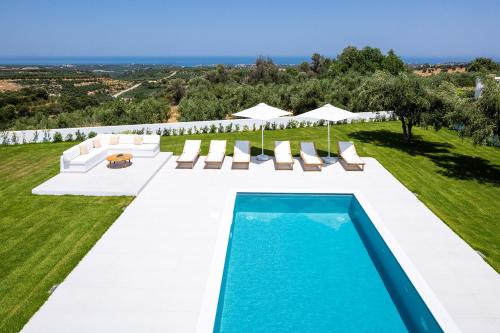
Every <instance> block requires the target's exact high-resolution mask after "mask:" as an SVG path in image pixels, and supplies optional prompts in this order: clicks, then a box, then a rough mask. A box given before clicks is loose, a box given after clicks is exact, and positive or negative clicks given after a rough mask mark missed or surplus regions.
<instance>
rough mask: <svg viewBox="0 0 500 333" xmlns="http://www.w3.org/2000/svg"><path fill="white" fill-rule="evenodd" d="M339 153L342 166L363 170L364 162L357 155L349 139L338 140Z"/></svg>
mask: <svg viewBox="0 0 500 333" xmlns="http://www.w3.org/2000/svg"><path fill="white" fill-rule="evenodd" d="M338 146H339V155H340V162H341V164H342V166H343V167H344V168H345V169H346V170H349V171H363V170H364V168H365V162H363V160H362V159H361V158H360V157H359V155H358V153H357V152H356V148H355V147H354V143H352V142H351V141H347V142H345V141H339V143H338Z"/></svg>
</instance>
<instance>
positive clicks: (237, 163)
mask: <svg viewBox="0 0 500 333" xmlns="http://www.w3.org/2000/svg"><path fill="white" fill-rule="evenodd" d="M232 167H233V168H234V169H240V168H245V169H248V168H249V167H250V141H236V142H235V143H234V153H233V166H232Z"/></svg>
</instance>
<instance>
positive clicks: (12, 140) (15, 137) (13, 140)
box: [10, 132, 18, 145]
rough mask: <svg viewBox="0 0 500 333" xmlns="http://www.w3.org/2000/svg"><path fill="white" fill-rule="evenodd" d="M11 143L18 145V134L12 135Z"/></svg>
mask: <svg viewBox="0 0 500 333" xmlns="http://www.w3.org/2000/svg"><path fill="white" fill-rule="evenodd" d="M10 142H11V143H12V144H13V145H17V144H18V142H17V134H16V133H15V132H14V133H12V136H11V138H10Z"/></svg>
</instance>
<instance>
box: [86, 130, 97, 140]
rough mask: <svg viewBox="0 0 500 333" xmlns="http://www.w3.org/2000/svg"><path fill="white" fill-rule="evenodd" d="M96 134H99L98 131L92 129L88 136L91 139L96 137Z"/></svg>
mask: <svg viewBox="0 0 500 333" xmlns="http://www.w3.org/2000/svg"><path fill="white" fill-rule="evenodd" d="M96 136H97V133H96V132H94V131H90V132H89V135H88V138H89V139H90V138H95V137H96Z"/></svg>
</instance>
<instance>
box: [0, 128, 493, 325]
mask: <svg viewBox="0 0 500 333" xmlns="http://www.w3.org/2000/svg"><path fill="white" fill-rule="evenodd" d="M326 131H327V129H326V128H325V127H321V128H319V127H317V128H300V129H288V130H276V131H267V132H266V134H265V136H266V141H265V147H264V148H265V150H266V151H267V152H268V153H270V154H272V147H273V141H274V140H290V141H291V143H292V149H293V154H294V155H296V156H297V155H298V149H299V141H301V140H312V141H314V142H316V145H317V148H318V150H319V153H320V155H325V154H326V146H327V143H326V134H327V133H326ZM400 132H401V128H400V123H399V122H382V123H359V124H350V125H336V126H333V127H332V138H333V140H334V142H336V141H338V140H353V141H354V142H355V143H356V146H357V149H358V152H359V153H360V155H362V156H371V157H374V158H376V159H377V160H378V161H379V162H380V163H382V165H384V167H385V168H387V169H388V170H389V171H390V172H391V173H392V174H393V175H394V176H395V177H396V178H397V179H398V180H399V181H401V182H402V183H403V184H404V185H405V186H406V187H407V188H408V189H409V190H410V191H412V192H414V193H415V194H416V195H418V198H419V199H420V200H422V202H424V203H425V204H426V205H427V206H428V207H429V208H430V209H431V210H432V211H434V213H436V214H437V215H438V216H439V217H440V218H441V219H442V220H443V221H444V222H445V223H446V224H448V225H449V226H450V228H452V229H453V230H454V231H455V232H456V233H457V234H458V235H459V236H460V237H462V238H463V239H464V240H465V241H466V242H467V243H469V244H470V245H471V246H472V247H473V248H474V249H476V250H478V251H480V252H481V253H482V254H483V255H484V256H485V257H486V261H487V262H488V263H489V264H490V265H492V266H493V268H495V269H496V270H497V271H499V272H500V223H498V216H500V200H498V198H500V153H499V149H498V148H493V147H484V146H474V145H472V144H471V143H470V142H469V141H468V140H462V139H460V138H459V137H458V136H457V135H456V133H454V132H452V131H449V130H441V131H439V132H435V131H432V130H424V129H420V128H415V142H414V143H413V144H412V145H406V144H405V143H403V138H402V135H401V133H400ZM188 138H189V139H195V138H196V139H201V140H203V144H202V153H203V154H206V153H207V151H208V145H209V140H210V139H220V138H222V139H226V140H228V145H227V146H228V150H227V152H228V154H231V153H232V147H233V143H234V141H235V140H250V141H251V144H252V154H253V155H256V154H258V153H260V132H258V131H257V132H242V133H220V134H200V135H191V136H177V137H162V139H161V150H162V151H173V152H174V153H176V154H179V153H180V152H181V151H182V147H183V144H184V140H186V139H188ZM74 144H75V143H66V142H65V143H53V144H51V143H47V144H30V145H19V146H0V156H1V157H2V159H1V163H0V184H2V186H1V187H0V202H1V203H2V204H1V205H0V332H16V331H18V330H20V329H21V328H22V327H23V325H24V324H25V323H26V322H27V321H28V320H29V318H30V317H31V316H32V315H33V313H35V311H36V310H37V309H38V308H39V307H40V306H41V305H42V304H43V302H44V301H45V300H46V299H47V297H48V296H49V290H50V289H51V288H52V287H53V286H54V285H55V284H57V283H60V282H61V281H63V280H64V278H65V277H66V276H67V275H68V274H69V272H71V270H72V269H73V268H74V267H75V266H76V265H77V263H78V262H79V261H80V260H81V258H83V256H84V255H85V254H86V253H87V252H88V251H89V249H90V248H92V246H93V245H94V244H95V242H96V241H97V240H98V239H99V238H100V237H101V236H102V234H103V233H104V232H105V231H106V230H107V228H108V227H109V226H110V225H111V224H112V223H113V222H114V221H115V220H116V218H117V217H118V216H119V215H120V214H121V213H122V211H123V209H124V208H125V207H126V206H127V205H128V204H129V203H130V202H131V200H132V198H128V197H82V196H34V195H32V194H31V189H32V188H33V187H35V186H36V185H38V184H40V183H41V182H43V181H45V180H47V179H48V178H50V177H52V176H54V175H56V174H57V173H58V171H59V159H58V158H59V156H60V154H61V153H62V152H63V151H64V150H65V149H67V148H68V147H69V146H71V145H74ZM165 200H168V197H165ZM409 213H410V212H409Z"/></svg>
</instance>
